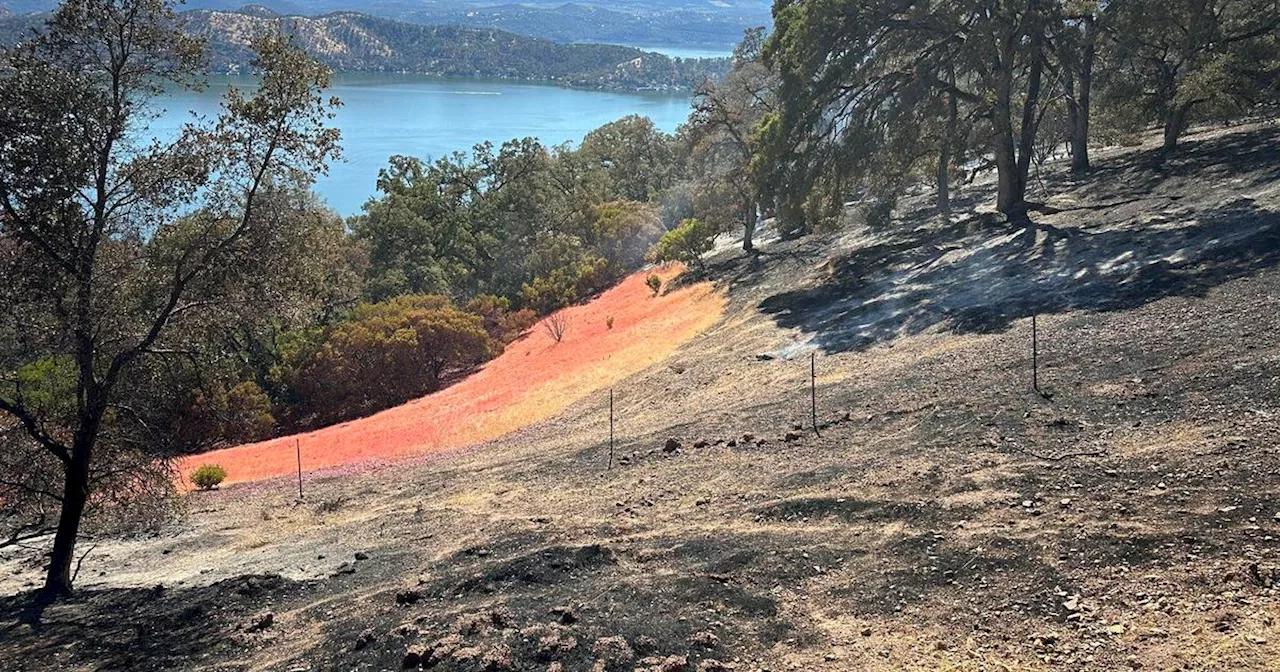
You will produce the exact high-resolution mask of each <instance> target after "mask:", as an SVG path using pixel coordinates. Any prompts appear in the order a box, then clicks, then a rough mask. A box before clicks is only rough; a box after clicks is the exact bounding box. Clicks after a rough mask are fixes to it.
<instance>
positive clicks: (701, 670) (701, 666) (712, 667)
mask: <svg viewBox="0 0 1280 672" xmlns="http://www.w3.org/2000/svg"><path fill="white" fill-rule="evenodd" d="M735 669H737V668H736V666H735V665H734V664H733V663H722V662H720V661H718V660H716V659H714V658H708V659H706V660H704V661H702V662H701V663H698V672H733V670H735Z"/></svg>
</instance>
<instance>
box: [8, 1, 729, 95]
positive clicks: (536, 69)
mask: <svg viewBox="0 0 1280 672" xmlns="http://www.w3.org/2000/svg"><path fill="white" fill-rule="evenodd" d="M182 17H183V19H185V20H186V21H187V26H186V30H187V32H189V33H191V34H194V35H200V36H203V37H205V38H207V39H208V58H209V61H210V65H211V66H212V68H213V69H214V70H215V71H218V72H236V71H239V70H241V69H243V68H245V67H246V66H247V65H248V64H249V63H250V61H251V60H252V57H253V54H252V52H251V50H250V45H251V43H252V40H253V37H254V36H255V35H258V34H262V33H265V32H269V31H272V30H280V31H281V32H283V33H285V34H287V35H290V36H292V37H293V38H294V40H295V41H296V42H297V44H298V45H299V46H301V47H302V48H304V49H305V50H306V51H307V52H308V53H310V54H311V55H312V56H314V57H315V58H316V59H317V60H319V61H321V62H322V63H324V64H325V65H328V66H329V67H331V68H333V69H334V70H335V71H347V72H404V73H417V74H428V75H441V76H462V77H493V78H502V79H519V80H530V81H546V82H554V83H558V84H563V85H567V86H574V87H581V88H594V89H611V90H672V89H689V88H691V87H693V86H695V85H696V84H698V83H699V82H701V81H702V80H703V79H704V78H706V77H708V76H717V75H719V74H722V73H723V72H725V71H727V70H728V66H729V64H728V61H727V59H708V60H690V59H678V58H669V57H667V56H664V55H662V54H657V53H652V52H645V51H642V50H640V49H636V48H633V47H622V46H614V45H604V44H559V43H556V42H553V41H551V40H546V39H541V38H534V37H526V36H522V35H517V34H515V33H510V32H506V31H501V30H495V29H486V28H470V27H464V26H427V25H421V24H413V23H405V22H402V21H394V20H391V19H383V18H378V17H375V16H370V15H368V14H361V13H358V12H335V13H332V14H326V15H323V16H316V17H309V16H299V15H279V14H277V13H276V12H275V11H274V10H273V9H271V8H270V7H267V6H262V5H257V6H248V7H245V8H244V9H243V10H241V11H234V12H228V11H208V10H197V11H189V12H184V13H183V14H182ZM39 25H40V17H38V16H32V15H27V16H14V17H9V18H8V19H0V43H13V42H16V41H17V40H18V39H21V38H22V37H23V36H24V35H26V34H29V33H30V29H31V28H33V27H36V26H39Z"/></svg>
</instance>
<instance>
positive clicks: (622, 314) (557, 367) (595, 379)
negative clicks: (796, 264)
mask: <svg viewBox="0 0 1280 672" xmlns="http://www.w3.org/2000/svg"><path fill="white" fill-rule="evenodd" d="M681 271H682V269H681V268H680V267H678V266H671V267H666V268H663V269H659V270H658V271H657V273H658V274H659V275H660V276H662V278H663V281H664V282H665V281H667V280H670V279H671V278H673V277H675V276H676V275H678V274H679V273H680V272H681ZM645 275H646V273H637V274H635V275H632V276H631V277H629V278H627V279H626V280H624V281H623V282H622V283H621V284H620V285H618V286H617V287H614V288H613V289H610V290H609V291H607V292H605V293H604V294H602V295H600V297H598V298H597V299H596V300H594V301H592V302H591V303H588V304H586V305H583V306H575V307H572V308H567V309H565V310H564V311H562V314H563V315H564V316H565V318H566V319H567V321H568V326H567V328H566V329H565V332H564V338H563V340H562V341H561V342H559V343H556V342H555V341H554V340H553V339H552V338H551V336H550V335H549V334H548V333H547V330H546V329H545V328H544V327H543V325H542V324H541V323H539V324H538V325H535V326H534V328H533V329H531V330H530V331H529V332H528V333H527V334H526V335H525V336H524V337H523V338H521V339H520V340H517V341H516V342H514V343H512V344H510V345H509V346H507V349H506V351H505V352H503V353H502V355H500V356H499V357H497V358H495V359H494V360H493V361H491V362H489V363H488V364H486V365H485V366H484V368H483V369H481V370H480V371H478V372H477V373H475V374H474V375H471V376H469V377H467V378H465V379H463V380H461V381H459V382H458V383H456V384H454V385H452V386H450V387H447V388H445V389H443V390H440V391H439V392H436V393H434V394H431V395H428V396H426V397H423V398H421V399H416V400H414V401H411V402H409V403H407V404H404V405H402V406H397V407H395V408H391V409H387V410H385V411H382V412H380V413H377V414H375V415H372V416H369V417H367V418H361V419H359V420H352V421H350V422H345V423H342V424H340V425H334V426H332V427H326V428H324V429H319V430H316V431H314V432H308V433H305V434H299V435H296V436H289V437H282V438H278V439H272V440H270V441H263V442H261V443H252V444H247V445H243V446H236V447H234V448H226V449H223V450H216V451H212V452H209V453H204V454H201V455H194V456H192V457H190V458H187V459H186V460H184V461H183V462H182V464H180V465H179V469H180V472H181V474H182V476H183V482H187V476H189V474H190V472H191V471H193V470H194V469H195V468H196V467H197V466H199V465H201V464H218V465H221V466H222V467H223V468H224V469H226V470H227V480H226V482H227V483H236V482H243V481H254V480H260V479H264V478H271V477H274V476H283V475H286V474H292V473H294V471H295V470H296V468H297V466H296V462H295V455H294V439H300V440H301V446H302V468H303V469H304V470H313V469H323V468H326V467H336V466H340V465H346V464H353V463H358V462H363V461H366V460H386V459H395V458H399V457H408V456H413V455H422V454H426V453H430V452H434V451H439V450H445V449H451V448H460V447H463V446H467V445H470V444H474V443H478V442H481V441H485V440H488V439H493V438H496V437H499V436H501V435H503V434H506V433H508V432H511V431H514V430H516V429H519V428H521V427H524V426H526V425H530V424H533V423H535V422H538V421H540V420H545V419H547V418H550V417H552V416H554V415H556V414H557V413H559V412H560V411H562V410H564V409H565V408H566V407H567V406H569V404H571V403H573V402H575V401H577V400H579V399H581V398H583V397H584V396H586V395H588V394H590V393H592V392H595V391H598V390H601V389H604V388H607V387H609V386H611V385H613V384H614V383H616V382H618V381H619V380H621V379H623V378H625V377H626V376H629V375H631V374H633V373H635V372H637V371H640V370H641V369H644V368H645V367H648V366H649V365H651V364H653V363H655V362H658V361H661V360H662V359H664V358H666V357H667V356H668V355H670V354H671V353H672V352H673V351H674V350H675V349H676V348H677V347H679V346H680V345H681V344H683V343H685V342H687V341H688V340H689V339H691V338H693V337H694V336H697V335H698V334H700V333H702V332H703V331H704V330H706V329H707V328H708V327H710V326H711V325H712V324H713V323H714V322H715V321H716V320H717V319H718V318H719V317H720V314H721V312H723V310H724V299H723V297H721V296H720V295H719V294H718V293H717V292H715V291H714V290H713V289H712V287H711V286H710V284H707V283H702V284H698V285H693V286H690V287H686V288H683V289H680V290H678V291H675V292H671V293H666V294H664V295H662V296H658V297H651V296H650V292H649V288H648V287H646V286H645V283H644V281H645ZM609 316H613V318H614V324H613V329H609V328H608V326H607V325H606V319H607V318H608V317H609Z"/></svg>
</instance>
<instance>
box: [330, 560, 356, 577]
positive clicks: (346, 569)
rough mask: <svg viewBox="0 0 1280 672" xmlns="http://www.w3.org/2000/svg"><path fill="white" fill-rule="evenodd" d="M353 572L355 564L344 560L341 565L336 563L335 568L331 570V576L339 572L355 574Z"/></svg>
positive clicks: (337, 574)
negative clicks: (336, 566)
mask: <svg viewBox="0 0 1280 672" xmlns="http://www.w3.org/2000/svg"><path fill="white" fill-rule="evenodd" d="M355 573H356V568H355V566H354V565H352V564H351V563H349V562H344V563H342V564H341V565H338V568H337V569H335V570H333V576H339V575H341V574H355Z"/></svg>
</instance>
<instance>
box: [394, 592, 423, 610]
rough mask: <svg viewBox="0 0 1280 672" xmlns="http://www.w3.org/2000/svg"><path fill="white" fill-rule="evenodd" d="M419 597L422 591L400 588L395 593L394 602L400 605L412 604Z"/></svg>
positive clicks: (419, 598) (420, 597)
mask: <svg viewBox="0 0 1280 672" xmlns="http://www.w3.org/2000/svg"><path fill="white" fill-rule="evenodd" d="M421 599H422V593H420V592H418V591H416V590H402V591H400V592H398V593H396V604H398V605H400V606H402V607H403V606H405V605H406V604H413V603H415V602H417V601H419V600H421Z"/></svg>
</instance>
